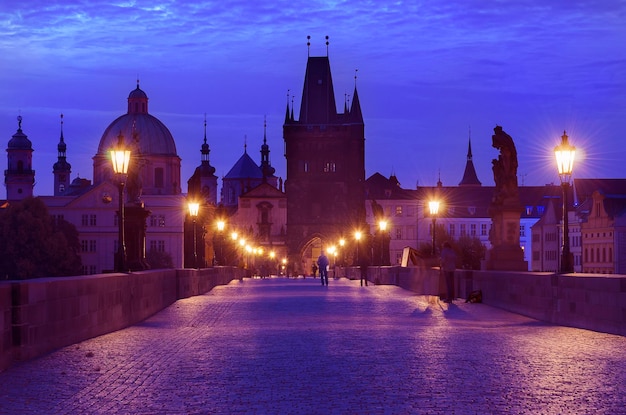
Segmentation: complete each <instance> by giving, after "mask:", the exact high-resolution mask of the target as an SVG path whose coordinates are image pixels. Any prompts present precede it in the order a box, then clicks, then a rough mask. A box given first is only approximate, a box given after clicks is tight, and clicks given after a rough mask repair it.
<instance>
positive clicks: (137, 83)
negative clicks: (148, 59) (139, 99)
mask: <svg viewBox="0 0 626 415" xmlns="http://www.w3.org/2000/svg"><path fill="white" fill-rule="evenodd" d="M137 89H139V74H137Z"/></svg>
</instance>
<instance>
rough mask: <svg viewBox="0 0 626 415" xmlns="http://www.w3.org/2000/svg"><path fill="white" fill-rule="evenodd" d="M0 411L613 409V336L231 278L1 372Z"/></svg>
mask: <svg viewBox="0 0 626 415" xmlns="http://www.w3.org/2000/svg"><path fill="white" fill-rule="evenodd" d="M0 413H2V414H214V413H228V414H230V413H233V414H237V413H264V414H265V413H269V414H331V413H336V414H409V413H415V414H421V413H424V414H444V413H445V414H522V413H524V414H525V413H532V414H602V413H604V414H617V413H622V414H624V413H626V338H625V337H621V336H615V335H609V334H603V333H596V332H592V331H587V330H579V329H573V328H567V327H559V326H553V325H549V324H544V323H540V322H537V321H536V320H532V319H529V318H526V317H522V316H518V315H515V314H511V313H507V312H504V311H502V310H499V309H496V308H492V307H489V306H486V305H484V304H465V303H464V302H462V301H460V300H459V301H458V302H456V303H455V304H453V305H450V306H449V305H448V304H443V303H440V302H438V301H434V300H433V301H430V302H429V301H428V298H427V297H423V296H417V295H415V294H413V293H411V292H408V291H405V290H402V289H400V288H398V287H394V286H373V285H370V286H369V287H360V286H359V282H358V281H349V280H347V279H340V280H332V279H331V280H330V286H329V287H323V286H321V285H320V282H319V279H316V280H313V279H310V278H308V279H304V280H303V279H297V280H293V279H283V278H271V279H244V280H243V282H240V281H235V282H233V283H231V284H229V285H227V286H221V287H216V288H214V289H213V290H212V291H211V292H209V293H207V294H206V295H202V296H198V297H194V298H189V299H185V300H180V301H178V302H176V303H175V304H173V305H172V306H170V307H169V308H167V309H165V310H164V311H162V312H160V313H158V314H157V315H155V316H153V317H152V318H150V319H148V320H146V321H144V322H143V323H142V324H138V325H136V326H133V327H130V328H128V329H125V330H121V331H118V332H115V333H111V334H108V335H105V336H101V337H98V338H95V339H91V340H88V341H85V342H82V343H80V344H76V345H73V346H69V347H66V348H63V349H61V350H58V351H56V352H54V353H51V354H49V355H47V356H44V357H42V358H39V359H36V360H33V361H28V362H24V363H21V364H19V365H16V366H14V367H12V368H11V369H9V370H7V371H5V372H3V373H0Z"/></svg>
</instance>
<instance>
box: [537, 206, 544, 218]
mask: <svg viewBox="0 0 626 415" xmlns="http://www.w3.org/2000/svg"><path fill="white" fill-rule="evenodd" d="M544 210H545V207H544V206H537V213H539V215H540V216H541V215H543V211H544Z"/></svg>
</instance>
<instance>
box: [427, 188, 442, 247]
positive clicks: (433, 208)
mask: <svg viewBox="0 0 626 415" xmlns="http://www.w3.org/2000/svg"><path fill="white" fill-rule="evenodd" d="M439 203H440V202H439V201H438V200H431V201H430V202H428V210H430V216H431V217H432V218H433V229H432V233H433V257H434V256H435V255H436V254H437V248H436V245H435V242H436V239H435V233H436V232H435V226H436V225H437V214H438V213H439Z"/></svg>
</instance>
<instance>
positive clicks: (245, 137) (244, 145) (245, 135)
mask: <svg viewBox="0 0 626 415" xmlns="http://www.w3.org/2000/svg"><path fill="white" fill-rule="evenodd" d="M243 152H244V153H247V152H248V135H247V134H244V135H243Z"/></svg>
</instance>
